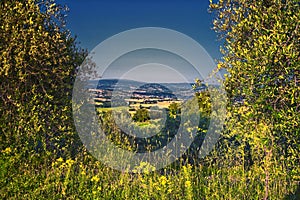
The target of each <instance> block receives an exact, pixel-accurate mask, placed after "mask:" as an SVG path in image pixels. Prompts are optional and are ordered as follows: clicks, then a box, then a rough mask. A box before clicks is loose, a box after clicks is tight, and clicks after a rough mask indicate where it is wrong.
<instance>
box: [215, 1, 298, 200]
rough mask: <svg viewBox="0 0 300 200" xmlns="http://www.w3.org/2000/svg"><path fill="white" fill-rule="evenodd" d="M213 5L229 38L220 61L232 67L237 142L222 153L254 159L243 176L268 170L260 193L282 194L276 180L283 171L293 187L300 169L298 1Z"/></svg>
mask: <svg viewBox="0 0 300 200" xmlns="http://www.w3.org/2000/svg"><path fill="white" fill-rule="evenodd" d="M210 7H211V10H212V11H214V12H215V15H216V20H215V21H214V29H215V30H216V31H217V32H219V33H220V34H221V36H222V37H223V39H224V40H225V45H224V46H223V48H222V49H221V50H222V53H223V54H224V57H223V60H222V61H220V62H219V64H218V68H219V69H225V70H226V71H227V72H228V74H227V75H226V76H225V82H224V84H225V87H226V91H227V94H228V97H229V105H228V110H229V112H228V121H227V123H226V128H227V131H226V132H225V134H224V136H225V137H226V138H229V139H230V140H229V141H235V142H236V144H238V145H232V142H229V143H228V146H229V147H228V149H227V152H226V153H225V155H226V156H225V157H224V159H225V160H226V159H227V163H234V164H235V165H237V166H239V165H242V166H244V167H247V168H248V167H249V165H248V164H246V162H248V161H249V160H250V159H251V160H252V161H253V162H252V164H251V165H253V166H251V168H250V170H251V173H252V175H249V174H245V172H243V173H244V174H243V176H244V177H245V180H246V179H249V178H252V177H253V176H258V177H260V176H259V174H261V173H263V174H264V176H263V177H261V178H258V180H261V181H262V180H264V181H262V183H261V184H262V185H261V190H263V192H261V193H260V194H259V195H258V196H259V199H261V198H264V199H273V198H283V196H282V195H283V194H278V191H277V190H276V188H274V187H272V186H274V185H280V180H281V178H280V177H279V176H282V177H284V179H285V180H286V181H285V184H288V185H290V186H291V188H294V186H295V185H297V184H298V182H299V173H300V169H299V153H300V152H299V149H300V148H299V147H300V146H299V141H300V135H299V119H300V112H299V102H300V101H299V100H300V99H299V91H300V86H299V71H300V68H299V66H300V60H299V57H300V43H299V36H300V29H299V21H300V5H299V2H298V1H295V0H288V1H281V0H272V1H246V0H242V1H237V0H220V1H219V2H218V3H211V5H210ZM223 162H225V161H223ZM247 165H248V166H247ZM245 169H246V168H245ZM245 169H243V170H245ZM283 191H284V192H287V191H285V190H283ZM284 192H283V193H284ZM276 195H277V196H276Z"/></svg>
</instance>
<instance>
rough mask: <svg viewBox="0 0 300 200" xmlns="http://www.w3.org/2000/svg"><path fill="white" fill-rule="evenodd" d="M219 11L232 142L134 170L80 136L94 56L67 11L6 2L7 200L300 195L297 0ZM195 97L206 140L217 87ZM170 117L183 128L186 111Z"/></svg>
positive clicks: (0, 50)
mask: <svg viewBox="0 0 300 200" xmlns="http://www.w3.org/2000/svg"><path fill="white" fill-rule="evenodd" d="M211 9H212V11H213V12H214V13H215V16H216V21H215V22H214V27H215V29H216V31H218V32H220V33H221V34H222V35H223V36H224V37H225V40H226V43H225V45H224V47H223V53H224V59H223V60H222V61H220V62H219V64H218V67H219V69H226V70H227V71H228V75H227V77H226V78H225V81H224V86H225V88H226V91H227V93H228V105H227V108H228V113H227V121H226V124H225V130H224V131H223V133H222V138H221V140H220V142H219V143H218V144H217V145H216V148H215V149H214V150H213V151H212V152H211V153H210V154H209V155H208V156H207V157H205V158H203V159H198V158H197V156H195V155H194V154H193V152H194V150H193V149H191V151H189V152H187V154H186V155H184V156H183V157H182V158H181V159H179V160H178V161H177V162H175V163H173V164H172V165H171V166H168V167H166V168H165V169H161V170H157V171H153V166H151V165H149V164H148V163H140V166H139V167H137V168H136V173H134V172H119V171H115V170H113V169H110V168H109V167H107V166H105V165H103V164H102V163H100V162H99V161H97V160H96V159H95V158H94V157H93V156H92V155H90V154H89V153H88V152H87V150H86V148H85V147H84V146H83V144H82V143H81V142H80V138H79V136H78V135H77V133H76V131H75V127H74V125H73V119H72V106H71V95H72V84H73V81H74V78H75V73H76V67H77V66H78V65H80V64H81V62H82V61H83V59H84V57H85V52H83V51H81V50H80V49H77V47H76V45H75V43H74V39H72V38H70V37H69V32H68V31H67V30H65V28H64V27H63V24H64V23H63V21H62V20H63V16H64V14H65V13H64V10H63V8H62V7H60V6H58V5H56V4H55V3H54V2H52V1H47V0H44V1H42V0H41V1H34V0H29V1H9V0H3V1H0V10H1V12H0V24H1V25H0V45H1V46H0V63H1V66H0V67H1V68H0V108H1V109H0V134H1V136H0V140H1V141H0V150H1V154H0V198H1V199H299V197H300V194H299V181H300V177H299V174H300V169H299V164H300V163H299V153H300V152H299V141H300V138H299V121H300V120H299V119H300V118H299V113H300V112H299V102H300V99H299V91H300V88H299V71H300V70H299V66H300V63H299V62H300V61H299V57H300V55H299V54H300V48H299V35H300V31H299V21H300V9H299V3H298V2H297V1H293V0H287V1H279V0H272V1H246V0H240V1H235V0H224V1H223V0H222V1H219V2H218V3H216V4H211ZM86 73H87V74H92V73H93V71H92V70H91V68H87V69H86ZM197 98H198V102H199V106H200V112H201V116H202V119H203V121H201V124H199V125H202V126H201V127H199V130H198V131H199V132H198V133H199V134H200V135H201V134H203V135H205V131H206V130H207V124H208V123H209V117H210V116H211V115H216V114H218V113H211V111H210V110H211V101H210V95H209V93H208V92H207V91H206V92H201V93H197ZM105 119H106V120H107V121H105V123H108V124H110V125H111V127H113V126H114V124H113V123H112V121H111V120H109V115H107V116H106V117H105ZM169 120H170V121H169V122H170V123H171V124H172V123H173V124H177V123H176V120H178V118H177V117H176V112H175V116H174V113H173V114H172V115H170V118H169ZM169 127H171V129H172V128H173V129H175V130H176V126H175V125H173V126H169ZM109 133H110V134H112V136H114V137H112V139H114V140H115V142H116V143H118V144H119V145H121V146H122V145H125V146H126V145H131V144H130V143H129V144H127V143H126V141H125V140H123V138H120V135H118V134H117V133H119V132H118V131H117V129H110V132H109ZM195 151H196V152H197V147H195ZM141 168H142V169H146V171H147V170H148V171H149V173H143V174H141V173H138V172H139V171H140V169H141Z"/></svg>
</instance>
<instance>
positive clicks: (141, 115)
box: [132, 108, 150, 122]
mask: <svg viewBox="0 0 300 200" xmlns="http://www.w3.org/2000/svg"><path fill="white" fill-rule="evenodd" d="M132 119H133V120H134V121H135V122H146V121H148V120H149V119H150V115H149V111H148V110H147V109H145V108H142V109H138V110H137V111H136V113H134V115H133V118H132Z"/></svg>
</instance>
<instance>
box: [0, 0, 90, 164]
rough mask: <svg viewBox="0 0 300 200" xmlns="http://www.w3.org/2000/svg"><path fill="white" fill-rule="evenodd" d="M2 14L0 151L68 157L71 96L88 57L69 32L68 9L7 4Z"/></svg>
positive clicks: (71, 132)
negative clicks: (81, 66)
mask: <svg viewBox="0 0 300 200" xmlns="http://www.w3.org/2000/svg"><path fill="white" fill-rule="evenodd" d="M0 10H1V12H0V63H1V66H0V107H1V109H0V132H1V136H0V137H1V142H0V143H1V147H0V149H5V148H8V147H9V148H12V149H14V151H18V152H20V154H24V156H22V157H23V158H28V156H29V155H32V154H36V153H38V154H42V152H46V151H51V152H54V153H56V155H57V156H60V155H61V154H62V153H65V154H67V149H71V146H72V145H74V143H75V141H76V140H75V138H76V134H75V130H74V126H73V120H72V107H71V95H72V84H73V81H74V77H75V71H76V67H77V66H79V65H80V63H81V61H82V60H83V57H84V53H83V51H81V50H80V49H78V48H77V47H76V44H75V40H74V38H72V37H70V33H69V31H68V30H66V29H65V26H64V16H65V9H64V8H62V7H61V6H59V5H56V4H55V3H54V2H53V1H47V0H45V1H44V0H41V1H35V0H29V1H21V0H16V1H9V0H3V1H1V2H0ZM73 150H76V147H74V146H73ZM69 153H72V152H69ZM73 153H74V152H73Z"/></svg>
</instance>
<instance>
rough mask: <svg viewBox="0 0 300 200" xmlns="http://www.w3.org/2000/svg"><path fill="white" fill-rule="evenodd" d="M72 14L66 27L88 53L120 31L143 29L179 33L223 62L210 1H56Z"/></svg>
mask: <svg viewBox="0 0 300 200" xmlns="http://www.w3.org/2000/svg"><path fill="white" fill-rule="evenodd" d="M57 3H59V4H63V5H64V4H66V5H67V6H68V7H69V9H70V11H69V13H68V17H67V27H68V28H69V29H70V30H71V32H72V34H73V35H76V36H77V41H78V42H80V46H81V47H82V48H86V49H88V50H89V51H91V50H92V49H94V48H95V47H96V46H97V45H98V44H99V43H100V42H102V41H104V40H105V39H107V38H109V37H111V36H113V35H115V34H118V33H120V32H123V31H126V30H129V29H133V28H140V27H163V28H168V29H172V30H175V31H179V32H181V33H184V34H186V35H188V36H189V37H191V38H192V39H194V40H196V41H197V42H198V43H200V44H201V45H202V46H203V47H204V48H205V50H206V51H207V52H208V53H209V54H210V56H211V57H212V58H213V59H214V60H215V59H220V58H221V54H220V53H219V46H220V45H221V41H219V40H218V39H217V34H216V33H215V32H214V31H213V30H212V20H213V15H212V14H210V13H208V11H207V10H208V6H209V0H57Z"/></svg>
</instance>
